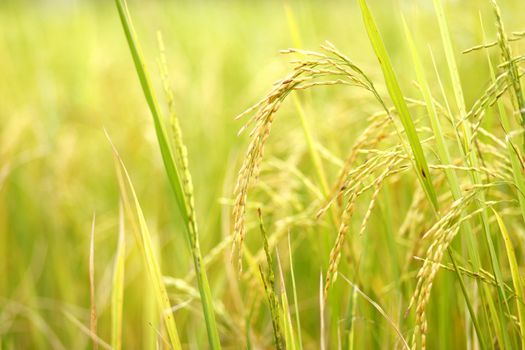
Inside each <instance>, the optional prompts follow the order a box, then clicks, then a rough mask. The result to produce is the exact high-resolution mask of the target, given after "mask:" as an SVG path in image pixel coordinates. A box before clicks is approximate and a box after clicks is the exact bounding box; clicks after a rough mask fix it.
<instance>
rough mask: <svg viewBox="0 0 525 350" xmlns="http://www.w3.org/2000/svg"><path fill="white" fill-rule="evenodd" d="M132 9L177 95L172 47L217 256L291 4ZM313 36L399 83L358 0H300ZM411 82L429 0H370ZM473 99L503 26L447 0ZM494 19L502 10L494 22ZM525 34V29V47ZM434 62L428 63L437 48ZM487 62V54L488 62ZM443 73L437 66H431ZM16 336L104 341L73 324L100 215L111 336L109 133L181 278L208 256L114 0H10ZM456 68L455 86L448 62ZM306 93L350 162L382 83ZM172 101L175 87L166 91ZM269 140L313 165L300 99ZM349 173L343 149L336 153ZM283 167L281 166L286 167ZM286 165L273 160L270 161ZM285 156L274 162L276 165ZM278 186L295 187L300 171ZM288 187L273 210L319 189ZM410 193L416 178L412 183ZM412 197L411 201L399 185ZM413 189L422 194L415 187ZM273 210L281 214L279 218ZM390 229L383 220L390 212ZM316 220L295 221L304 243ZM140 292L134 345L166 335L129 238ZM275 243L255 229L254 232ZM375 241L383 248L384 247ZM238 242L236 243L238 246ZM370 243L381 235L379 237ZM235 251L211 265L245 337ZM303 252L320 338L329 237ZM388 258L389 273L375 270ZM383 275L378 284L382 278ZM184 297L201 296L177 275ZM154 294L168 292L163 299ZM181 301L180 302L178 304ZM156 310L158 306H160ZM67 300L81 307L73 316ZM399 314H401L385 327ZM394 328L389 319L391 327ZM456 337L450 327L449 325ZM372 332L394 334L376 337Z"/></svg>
mask: <svg viewBox="0 0 525 350" xmlns="http://www.w3.org/2000/svg"><path fill="white" fill-rule="evenodd" d="M499 3H500V6H501V7H502V12H503V14H504V17H505V18H504V19H505V23H506V25H507V30H508V31H509V32H510V31H517V30H523V29H524V28H523V23H524V21H523V15H519V14H523V13H525V2H524V1H520V0H515V1H510V0H502V1H500V2H499ZM129 4H130V12H131V15H132V18H133V20H134V24H135V27H136V30H137V33H138V37H139V39H140V41H141V44H142V45H143V48H144V51H145V57H146V61H147V63H148V64H149V67H150V70H151V72H152V77H153V80H154V84H155V86H156V87H157V89H158V92H159V95H162V94H161V85H160V81H159V75H158V74H157V69H156V59H157V57H158V47H157V36H156V35H157V34H156V33H157V31H161V32H162V35H163V38H164V43H165V46H166V55H167V59H168V66H169V73H170V78H171V82H172V87H173V89H174V92H175V108H176V111H177V113H178V115H179V118H180V122H181V126H182V130H183V133H184V140H185V143H186V144H187V146H188V151H189V162H190V170H191V173H192V176H193V181H194V187H195V193H196V205H197V213H198V214H197V215H198V219H199V224H200V229H201V245H202V250H203V254H205V255H206V254H207V253H208V252H209V251H210V250H211V249H213V247H215V246H216V245H217V244H219V243H220V242H221V241H222V240H223V239H224V238H225V237H227V236H229V235H230V234H231V226H230V203H231V200H230V198H231V194H232V190H233V185H234V182H235V176H236V174H237V171H238V168H239V165H240V161H241V160H242V157H243V155H244V152H245V150H246V146H247V140H248V137H247V134H243V135H241V136H240V137H238V136H237V131H238V130H239V129H240V127H241V126H242V125H243V121H235V120H234V117H235V116H236V115H237V114H239V113H240V112H242V111H243V110H244V109H246V108H247V107H249V106H250V105H252V104H253V103H255V102H256V101H258V100H259V99H260V98H261V97H262V96H263V95H264V94H265V92H266V91H267V90H268V89H269V88H270V87H271V84H272V82H274V81H275V80H277V79H279V78H281V77H283V76H284V75H285V74H286V73H287V72H288V71H289V67H290V66H289V65H288V63H287V61H288V60H289V59H290V57H287V56H281V55H280V54H279V50H281V49H285V48H288V47H292V46H294V44H293V42H292V38H291V35H290V30H289V27H288V22H287V19H286V14H285V11H284V7H283V2H282V1H129ZM288 4H289V5H290V7H291V9H292V10H293V13H294V15H295V17H296V20H297V24H298V27H299V30H300V34H301V45H302V47H303V48H305V49H311V50H318V47H319V44H320V43H322V42H323V41H324V40H329V41H330V42H332V43H333V44H335V45H336V46H337V47H338V48H339V49H340V50H341V51H342V52H344V53H345V54H347V55H348V56H350V57H351V58H352V59H353V60H354V61H355V62H356V63H358V64H359V65H360V66H361V67H362V68H363V69H364V70H365V71H367V72H368V74H369V75H370V76H371V77H373V78H374V80H375V81H377V82H378V83H377V86H378V88H379V89H380V91H383V92H384V91H385V89H384V84H382V77H381V74H380V73H381V72H380V70H379V68H378V65H377V60H376V59H375V57H374V56H373V53H372V49H371V47H370V45H369V43H368V39H367V36H366V33H365V31H364V27H363V24H362V20H361V16H360V13H359V10H358V7H357V3H356V2H355V1H289V2H288ZM369 4H370V6H371V9H372V10H373V11H374V14H375V17H376V20H377V22H378V24H379V26H380V30H381V32H382V33H383V37H384V39H385V42H386V45H387V48H388V50H389V53H390V54H391V57H392V59H393V63H394V66H395V69H396V70H397V72H398V76H399V78H400V81H401V83H402V85H403V88H404V89H405V92H406V93H408V94H409V95H410V94H415V91H416V90H415V88H414V86H413V85H412V84H411V81H412V80H413V79H414V78H415V75H414V72H413V70H412V65H411V63H409V62H411V61H410V57H409V55H408V51H407V48H406V46H405V45H406V44H405V43H404V36H403V34H402V27H401V25H400V23H401V22H400V19H401V14H404V16H406V17H407V19H408V21H409V22H410V24H411V27H412V28H413V29H414V31H415V32H416V36H417V40H418V43H419V44H420V47H421V50H420V52H422V53H423V55H424V56H425V57H426V59H428V51H426V46H427V45H429V46H430V47H431V48H432V49H433V50H434V52H435V54H436V58H437V61H438V67H439V68H440V69H441V67H442V66H443V63H444V56H443V54H442V49H441V46H440V39H439V32H438V29H437V22H436V20H435V17H434V12H433V7H432V4H431V1H423V0H421V1H390V0H375V1H372V0H370V1H369ZM446 10H447V14H448V15H449V25H450V29H451V32H452V35H453V40H454V42H455V45H456V47H455V48H456V50H457V53H458V55H457V57H458V58H459V65H460V71H461V74H462V79H463V81H464V83H465V84H468V86H469V87H470V88H469V89H466V90H465V91H466V98H467V101H473V100H474V99H475V98H477V96H479V94H480V93H481V92H482V91H483V90H484V88H485V87H486V86H487V83H488V80H487V76H488V74H487V72H488V69H487V68H486V64H485V63H480V62H485V61H484V60H485V58H484V56H483V53H472V54H469V55H460V54H459V52H460V51H461V50H463V49H466V48H468V47H471V46H473V45H477V44H479V43H481V31H480V25H479V13H481V14H482V16H483V18H484V21H485V24H486V28H487V31H488V33H489V36H490V38H492V39H494V38H495V30H494V26H493V25H492V23H493V17H492V12H491V9H490V6H489V2H488V1H479V0H470V1H449V2H447V8H446ZM487 23H488V24H487ZM521 47H523V44H521ZM426 64H428V65H429V66H428V67H431V66H430V60H429V59H428V60H427V61H426ZM480 67H481V68H480ZM429 71H430V70H429ZM0 72H1V76H0V339H1V340H0V343H1V345H2V346H3V347H5V348H6V349H23V348H27V349H29V348H65V349H81V348H86V347H89V346H90V343H89V337H88V336H87V335H86V334H85V333H84V332H82V330H81V327H79V325H78V324H76V323H75V322H74V321H72V319H71V316H73V317H74V318H75V319H76V320H77V321H79V322H80V323H82V324H84V325H88V322H89V278H88V255H89V236H90V231H91V222H92V218H93V215H94V214H96V227H95V266H96V285H97V306H98V311H99V336H100V337H101V338H103V339H108V337H109V309H108V306H109V295H110V285H111V271H112V270H111V269H112V264H113V257H114V253H115V249H116V242H117V235H118V211H119V191H118V186H117V182H116V177H115V171H114V165H113V160H112V153H111V148H110V146H109V143H108V141H107V139H106V137H105V136H104V131H103V130H104V129H106V130H107V132H108V134H109V135H110V136H111V138H112V140H113V142H114V143H115V145H116V147H117V148H118V150H119V152H120V154H121V156H122V158H123V160H124V162H125V164H126V166H127V168H128V170H129V172H130V174H131V177H132V180H133V183H134V185H135V187H136V189H137V191H138V196H139V200H140V201H141V205H142V207H143V209H144V211H145V215H146V218H147V221H148V224H149V227H150V229H151V231H152V232H153V233H154V234H155V237H157V241H158V242H157V243H158V247H159V256H161V257H162V258H161V260H162V267H163V273H164V274H165V275H169V276H174V277H177V278H183V277H184V276H186V274H187V273H188V271H189V270H190V269H192V264H191V256H190V254H189V251H188V249H187V244H186V242H185V239H184V236H183V233H182V229H181V227H182V226H181V223H180V218H179V217H178V216H177V215H174V214H173V213H174V208H175V203H174V201H173V199H172V196H171V192H170V189H169V187H168V184H167V181H166V175H165V173H164V169H163V166H162V162H161V160H160V157H159V151H158V146H157V142H156V139H155V134H154V130H153V124H152V122H151V117H150V114H149V111H148V110H147V106H146V104H145V101H144V98H143V95H142V92H141V90H140V86H139V83H138V79H137V77H136V75H135V71H134V67H133V65H132V60H131V57H130V54H129V50H128V47H127V45H126V42H125V39H124V35H123V32H122V29H121V26H120V23H119V20H118V15H117V12H116V9H115V6H114V3H113V1H88V0H86V1H15V0H2V1H0ZM444 72H445V71H443V74H442V76H443V77H445V83H446V84H448V81H447V80H446V79H447V78H448V76H447V75H446V74H445V73H444ZM311 101H312V103H311V104H310V105H309V106H308V117H309V122H310V125H312V126H313V129H314V130H315V134H316V137H317V139H318V140H319V142H320V144H322V145H323V146H324V147H326V149H327V150H329V151H330V152H331V153H332V154H333V155H335V156H336V157H339V158H340V159H344V157H345V154H346V151H347V150H348V148H349V146H350V145H351V144H352V142H353V140H354V139H355V137H356V135H357V134H358V132H360V131H361V130H362V129H363V128H364V126H365V125H366V117H367V116H368V115H370V114H372V113H373V112H376V111H377V110H379V106H377V104H374V102H373V100H372V99H371V97H370V96H367V95H365V94H364V93H363V92H361V91H358V90H357V91H356V90H353V89H351V88H350V89H349V88H332V87H330V88H322V89H317V90H316V91H315V92H314V93H312V96H311ZM161 102H162V105H165V103H164V102H165V101H161ZM267 152H268V154H269V155H271V156H270V158H272V157H274V159H273V160H274V161H278V160H283V161H286V162H289V163H290V162H291V163H293V164H295V165H296V166H297V167H298V168H300V169H302V170H303V171H304V173H305V174H307V175H308V176H309V177H311V178H312V179H314V177H315V176H314V175H313V171H311V169H310V164H309V160H308V158H307V156H305V154H306V144H305V141H304V138H303V134H302V130H301V129H300V123H299V120H298V118H297V116H296V115H295V109H294V108H293V104H292V103H288V102H287V103H286V104H285V105H284V106H283V110H282V111H281V112H279V120H278V121H276V123H275V129H274V131H273V134H272V136H271V138H270V144H269V149H268V150H267ZM326 167H327V168H328V169H331V171H330V172H329V173H330V174H332V175H330V176H331V177H330V179H331V180H333V179H334V178H335V174H336V173H337V171H336V170H337V164H330V163H329V162H326ZM270 168H271V167H270ZM271 169H272V168H271ZM276 169H278V168H273V171H275V172H277V170H276ZM273 179H274V183H270V184H269V186H275V188H282V189H286V186H285V185H286V182H287V181H288V180H287V175H279V176H275V177H273ZM289 191H290V193H286V191H285V190H283V191H282V192H281V193H280V194H281V198H280V200H281V202H280V203H279V202H272V203H271V204H269V203H263V204H262V205H263V206H264V205H268V206H271V208H267V209H266V211H267V212H270V213H271V214H272V215H273V216H272V217H274V218H275V217H279V216H281V217H283V216H285V215H287V213H288V214H291V213H293V212H294V210H295V209H294V203H296V202H294V201H298V202H301V201H307V200H308V199H307V198H302V199H301V198H299V199H297V198H298V197H297V196H298V195H297V194H298V193H299V194H300V193H301V191H303V189H301V188H300V187H299V188H297V187H295V188H289ZM405 191H406V192H407V193H408V192H410V189H405ZM397 195H399V196H400V199H399V204H400V208H406V207H407V206H408V205H409V203H410V202H409V201H407V200H404V199H403V198H401V197H402V196H403V194H402V193H399V194H397ZM407 195H408V194H407ZM269 220H270V221H271V220H272V219H269ZM374 225H375V227H376V228H380V227H381V223H380V222H379V221H378V222H377V223H374ZM302 234H303V233H302V232H301V231H300V230H297V231H294V230H292V231H291V235H292V240H295V239H296V236H297V237H299V238H297V239H298V240H299V241H300V239H301V238H300V235H302ZM127 244H128V247H129V256H128V258H127V266H126V290H125V302H124V345H125V348H137V349H138V348H146V347H147V346H151V344H153V343H154V340H153V342H152V339H155V337H156V333H155V331H154V326H153V325H151V324H150V323H151V322H153V321H152V319H151V317H150V316H148V312H151V308H152V307H151V305H149V306H148V301H147V300H148V297H147V296H148V293H149V292H148V288H145V283H147V282H144V281H145V279H144V275H143V274H144V273H143V270H142V266H141V262H140V257H139V256H138V254H137V252H136V251H135V250H134V249H133V248H132V247H133V245H134V242H133V239H132V236H131V235H130V236H129V238H128V243H127ZM250 244H251V246H252V247H254V249H259V245H260V242H259V241H258V240H257V239H253V240H252V241H250V242H248V245H249V246H250ZM370 244H377V247H376V249H373V250H372V251H375V252H376V254H377V255H374V254H369V255H367V258H368V259H374V258H376V257H377V256H380V254H381V251H384V250H385V247H384V246H381V243H370ZM228 248H229V247H228ZM369 248H370V247H369ZM228 250H229V249H227V250H226V252H224V254H221V255H220V257H218V258H217V259H216V260H215V262H217V263H214V264H212V265H211V266H210V267H209V268H208V276H209V278H210V282H211V287H212V291H213V294H214V296H215V298H216V299H217V300H218V301H220V302H221V303H222V305H223V307H224V308H225V309H226V310H227V312H226V313H227V314H228V316H227V317H221V316H219V319H220V324H221V335H222V336H224V339H223V341H224V344H225V347H226V348H227V347H228V345H229V346H231V348H237V347H236V345H235V344H238V339H237V338H238V337H242V333H241V334H239V333H238V331H235V330H234V329H235V327H236V325H238V324H243V321H242V319H243V316H242V315H243V314H244V313H245V309H244V308H245V307H246V306H245V305H243V302H242V300H239V299H242V295H240V294H239V295H237V294H236V293H235V292H232V290H233V287H232V285H234V284H235V283H238V281H237V277H236V276H235V272H234V269H233V268H232V267H230V266H229V263H230V262H229V252H228ZM297 251H298V253H297V254H298V256H294V259H296V261H297V264H298V266H297V267H296V269H297V271H296V274H297V279H298V283H299V284H300V285H301V286H302V288H300V297H299V299H300V300H303V303H302V310H304V316H303V318H304V322H303V323H304V328H305V334H306V335H305V337H306V339H312V338H313V339H315V337H316V336H317V334H318V330H317V317H318V314H317V313H318V311H317V305H316V300H317V296H316V294H315V293H316V291H317V289H318V276H319V271H320V267H321V266H322V265H323V264H324V261H325V260H323V259H325V258H326V257H320V256H316V255H315V254H313V253H315V247H313V246H312V247H310V248H308V247H304V246H303V247H302V249H301V250H297ZM383 270H384V268H383V267H382V266H381V264H378V266H375V267H372V268H371V269H369V270H368V271H369V272H370V274H371V275H370V276H368V277H366V278H365V281H368V282H369V285H370V286H373V285H374V284H376V285H381V286H384V285H386V284H387V283H388V282H389V281H386V280H385V279H382V276H383V277H384V276H385V274H386V272H384V271H383ZM374 271H375V272H374ZM371 288H372V287H371ZM170 292H172V293H173V295H174V300H177V301H179V302H180V301H183V300H185V294H184V293H183V292H180V291H179V290H177V289H174V288H170ZM151 303H152V302H151ZM175 304H176V302H175ZM148 310H149V311H148ZM66 314H67V315H69V316H66ZM176 319H177V322H178V324H179V325H181V326H180V328H181V329H180V330H179V332H180V333H181V337H182V338H183V341H184V342H185V343H193V344H198V345H195V346H196V347H194V348H201V347H206V341H205V329H204V326H203V320H202V316H201V314H200V305H199V303H198V301H197V302H195V301H194V302H193V303H192V305H191V307H188V308H185V309H184V310H180V311H177V313H176ZM268 327H269V323H267V322H261V326H260V327H259V328H258V329H256V332H260V333H258V334H259V335H258V336H256V338H257V337H261V338H264V336H263V335H264V334H266V336H267V337H268V340H260V344H263V345H262V346H270V345H271V337H270V333H269V328H268ZM385 327H386V326H385ZM378 332H381V331H378ZM447 341H450V342H451V343H448V344H449V345H450V344H454V340H453V339H452V337H451V338H450V339H448V340H447ZM374 346H378V347H379V346H380V343H377V344H376V345H374Z"/></svg>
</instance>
